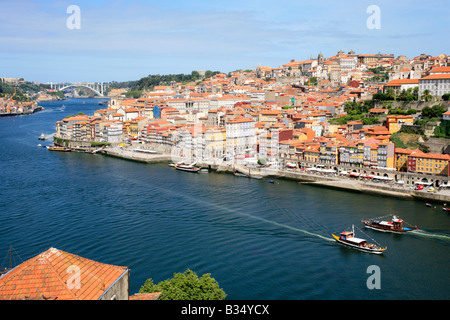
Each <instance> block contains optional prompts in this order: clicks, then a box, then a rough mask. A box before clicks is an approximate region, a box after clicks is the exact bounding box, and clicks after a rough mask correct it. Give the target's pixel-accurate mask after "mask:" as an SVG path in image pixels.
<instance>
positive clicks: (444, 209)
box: [442, 207, 450, 212]
mask: <svg viewBox="0 0 450 320" xmlns="http://www.w3.org/2000/svg"><path fill="white" fill-rule="evenodd" d="M442 211H445V212H450V209H449V208H446V207H444V208H442Z"/></svg>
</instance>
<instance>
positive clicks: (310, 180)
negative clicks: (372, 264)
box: [99, 147, 450, 203]
mask: <svg viewBox="0 0 450 320" xmlns="http://www.w3.org/2000/svg"><path fill="white" fill-rule="evenodd" d="M99 153H101V154H104V155H106V156H111V157H116V158H122V159H127V160H132V161H138V162H143V163H170V162H171V160H172V159H171V155H170V154H165V153H156V154H150V153H141V152H138V151H133V150H130V149H126V148H120V147H116V148H105V149H103V150H101V151H100V152H99ZM197 166H199V167H202V168H207V169H208V170H210V171H215V172H216V173H230V174H234V173H235V172H240V173H246V170H249V169H247V168H245V167H244V166H241V165H235V164H228V163H226V162H225V163H224V162H223V161H217V160H216V161H215V162H214V163H208V162H205V163H197ZM249 173H250V176H249V178H252V177H256V178H258V179H261V178H266V179H286V180H294V181H298V182H299V183H302V184H307V185H310V186H315V187H323V188H331V189H337V190H343V191H349V192H355V193H363V194H371V195H375V196H382V197H394V198H398V199H403V200H419V201H425V202H436V203H450V190H441V191H436V192H428V191H426V190H414V189H411V188H409V187H406V186H397V185H393V184H387V183H382V182H378V183H375V182H371V181H365V180H357V179H354V178H347V177H342V176H331V175H329V176H327V175H319V174H311V173H306V172H300V171H296V170H293V169H286V170H276V169H264V168H263V169H255V168H252V169H250V171H249Z"/></svg>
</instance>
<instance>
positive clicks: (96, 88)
mask: <svg viewBox="0 0 450 320" xmlns="http://www.w3.org/2000/svg"><path fill="white" fill-rule="evenodd" d="M70 87H84V88H88V89H90V90H91V91H93V92H95V94H97V95H99V96H101V97H104V96H105V90H106V89H107V88H108V87H109V83H103V82H93V83H90V82H75V83H50V88H51V89H55V90H60V91H62V90H64V89H67V88H70Z"/></svg>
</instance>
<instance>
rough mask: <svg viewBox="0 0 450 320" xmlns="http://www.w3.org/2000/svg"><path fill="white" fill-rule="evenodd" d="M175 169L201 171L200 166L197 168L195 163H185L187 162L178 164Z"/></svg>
mask: <svg viewBox="0 0 450 320" xmlns="http://www.w3.org/2000/svg"><path fill="white" fill-rule="evenodd" d="M175 169H177V170H181V171H188V172H199V171H200V168H197V167H195V166H193V165H185V164H179V165H176V166H175Z"/></svg>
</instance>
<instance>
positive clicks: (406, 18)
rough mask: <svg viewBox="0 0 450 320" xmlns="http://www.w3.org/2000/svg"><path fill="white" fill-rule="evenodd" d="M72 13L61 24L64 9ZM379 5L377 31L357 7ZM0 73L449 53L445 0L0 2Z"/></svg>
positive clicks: (153, 69) (142, 71) (59, 74)
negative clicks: (71, 23)
mask: <svg viewBox="0 0 450 320" xmlns="http://www.w3.org/2000/svg"><path fill="white" fill-rule="evenodd" d="M72 4H75V5H78V6H79V8H80V10H81V16H80V21H81V28H80V29H74V30H70V29H68V28H67V27H66V20H67V19H68V18H69V17H70V14H68V13H67V12H66V10H67V7H68V6H70V5H72ZM370 5H377V6H378V7H379V8H380V17H381V25H380V26H381V28H380V29H368V28H367V26H366V21H367V19H368V18H369V17H370V14H369V13H367V12H366V10H367V8H368V7H369V6H370ZM0 9H1V10H0V12H1V15H0V76H1V77H23V78H25V79H26V80H29V81H40V82H62V81H68V82H75V81H90V82H93V81H104V82H108V81H127V80H137V79H140V78H141V77H144V76H147V75H149V74H169V73H190V72H191V71H192V70H219V71H222V72H229V71H233V70H236V69H254V68H255V67H256V66H257V65H258V64H261V65H265V66H271V67H278V66H280V65H282V64H284V63H286V62H289V61H290V60H291V59H295V60H304V59H308V58H309V57H310V56H311V55H312V56H314V57H317V55H318V53H319V52H322V53H323V55H324V56H325V57H328V56H331V55H334V54H336V53H337V52H338V51H339V50H341V49H342V50H344V51H345V52H348V51H350V50H353V51H355V52H356V53H378V52H382V53H393V54H394V55H395V56H398V55H406V56H407V57H409V58H413V57H414V56H417V55H419V54H421V53H427V54H431V55H438V54H441V53H445V54H450V52H449V51H450V50H449V34H450V27H449V26H450V21H449V20H450V19H449V15H448V11H449V9H450V5H449V2H448V0H436V1H433V2H431V3H428V4H427V3H424V2H423V1H416V0H409V1H403V0H402V1H376V0H370V1H368V0H352V1H329V0H322V1H317V0H316V1H299V0H296V1H294V0H289V1H287V0H277V1H266V0H258V1H256V0H240V1H237V0H227V1H215V0H210V1H205V0H189V1H178V0H172V1H133V0H131V1H107V0H99V1H76V0H70V1H45V0H41V1H37V0H15V1H5V0H0Z"/></svg>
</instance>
